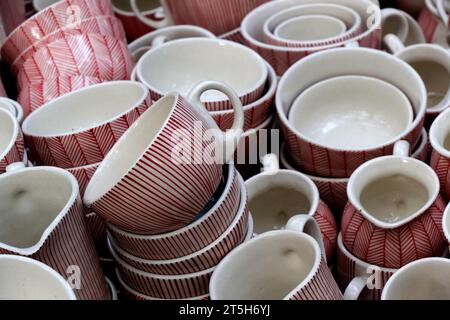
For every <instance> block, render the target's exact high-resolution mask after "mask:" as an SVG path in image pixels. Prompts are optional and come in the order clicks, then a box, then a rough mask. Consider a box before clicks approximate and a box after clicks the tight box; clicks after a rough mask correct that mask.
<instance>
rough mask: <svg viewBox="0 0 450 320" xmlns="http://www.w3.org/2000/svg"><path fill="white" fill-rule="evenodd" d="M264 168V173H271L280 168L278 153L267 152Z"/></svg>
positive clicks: (264, 158) (263, 160) (263, 159)
mask: <svg viewBox="0 0 450 320" xmlns="http://www.w3.org/2000/svg"><path fill="white" fill-rule="evenodd" d="M261 162H262V164H263V169H262V173H263V174H266V175H271V174H274V173H277V172H278V171H279V170H280V162H279V161H278V157H277V155H276V154H273V153H272V154H267V155H265V156H264V157H263V158H262V161H261Z"/></svg>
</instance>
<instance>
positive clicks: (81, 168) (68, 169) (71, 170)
mask: <svg viewBox="0 0 450 320" xmlns="http://www.w3.org/2000/svg"><path fill="white" fill-rule="evenodd" d="M100 164H101V162H98V163H93V164H88V165H85V166H81V167H75V168H67V169H66V170H67V171H69V172H70V173H72V174H73V173H74V172H77V171H82V170H87V169H93V168H98V167H99V166H100Z"/></svg>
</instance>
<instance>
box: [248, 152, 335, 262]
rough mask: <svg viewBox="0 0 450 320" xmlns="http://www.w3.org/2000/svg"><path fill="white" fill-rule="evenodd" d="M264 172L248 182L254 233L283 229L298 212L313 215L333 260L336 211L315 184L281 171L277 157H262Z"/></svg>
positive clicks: (299, 176) (326, 249) (295, 174)
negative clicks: (327, 203) (333, 212)
mask: <svg viewBox="0 0 450 320" xmlns="http://www.w3.org/2000/svg"><path fill="white" fill-rule="evenodd" d="M262 162H263V164H264V169H263V172H262V173H261V174H259V175H257V176H255V177H253V178H250V179H249V180H247V181H246V183H245V186H246V188H247V191H248V197H249V207H250V211H251V212H252V215H253V219H254V224H255V231H254V232H255V233H256V234H262V233H264V232H268V231H273V230H280V229H284V228H285V227H286V224H287V222H288V221H289V220H290V219H291V218H292V217H293V216H296V215H298V214H307V215H309V216H311V217H313V218H314V219H315V220H316V221H317V223H318V225H319V227H320V231H321V232H322V236H323V241H324V246H325V252H326V255H327V260H328V261H331V260H332V258H333V255H334V252H335V249H336V237H337V227H336V221H335V219H334V216H333V214H332V213H331V211H330V209H329V208H328V206H327V205H326V204H325V203H324V202H323V201H322V200H321V199H320V196H319V191H318V190H317V187H316V186H315V185H314V183H313V182H312V181H311V180H310V179H309V178H308V177H306V176H305V175H303V174H301V173H299V172H297V171H290V170H280V169H279V164H278V159H277V156H276V155H274V154H271V155H267V156H265V157H264V159H263V161H262Z"/></svg>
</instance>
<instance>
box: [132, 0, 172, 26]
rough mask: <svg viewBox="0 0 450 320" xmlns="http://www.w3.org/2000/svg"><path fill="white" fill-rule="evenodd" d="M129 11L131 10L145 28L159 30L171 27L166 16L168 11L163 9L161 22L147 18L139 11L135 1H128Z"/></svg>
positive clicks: (169, 19) (169, 20)
mask: <svg viewBox="0 0 450 320" xmlns="http://www.w3.org/2000/svg"><path fill="white" fill-rule="evenodd" d="M130 5H131V9H133V12H134V14H135V15H136V16H137V17H138V19H139V20H141V22H142V23H144V24H146V25H147V26H149V27H151V28H154V29H160V28H164V27H167V26H169V25H172V24H173V23H172V19H171V18H170V16H169V14H168V10H166V8H164V14H165V18H164V19H163V20H161V21H156V20H152V19H149V18H147V17H146V16H145V15H144V14H143V13H142V12H141V10H140V9H139V6H138V4H137V0H130Z"/></svg>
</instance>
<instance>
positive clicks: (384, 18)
mask: <svg viewBox="0 0 450 320" xmlns="http://www.w3.org/2000/svg"><path fill="white" fill-rule="evenodd" d="M381 24H382V30H383V38H384V37H385V36H386V35H388V34H394V35H396V36H397V37H398V38H399V39H400V41H401V42H402V43H403V44H404V45H405V46H410V45H413V44H420V43H425V42H426V40H425V36H424V34H423V31H422V29H421V28H420V25H419V24H418V23H417V21H416V20H415V19H414V18H413V17H411V16H410V15H409V14H407V13H405V12H403V11H401V10H397V9H394V8H385V9H383V10H381Z"/></svg>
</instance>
